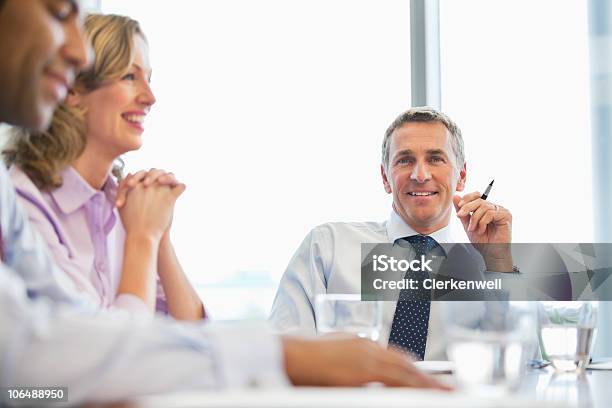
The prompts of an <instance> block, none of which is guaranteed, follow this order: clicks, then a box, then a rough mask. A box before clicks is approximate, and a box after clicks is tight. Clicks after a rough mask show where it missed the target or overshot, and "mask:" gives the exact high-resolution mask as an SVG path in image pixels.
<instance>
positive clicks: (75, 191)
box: [50, 166, 117, 214]
mask: <svg viewBox="0 0 612 408" xmlns="http://www.w3.org/2000/svg"><path fill="white" fill-rule="evenodd" d="M61 177H62V185H61V186H60V187H59V188H56V189H55V190H52V191H51V193H50V195H51V196H52V197H53V200H54V201H55V202H56V204H57V206H58V207H59V208H60V210H61V211H62V212H63V213H64V214H70V213H72V212H74V211H76V210H77V209H79V208H81V207H82V206H83V205H85V204H86V203H87V202H88V201H89V200H91V198H92V197H93V196H94V195H96V194H98V193H99V191H98V190H96V189H94V188H93V187H91V186H90V185H89V183H87V181H85V179H83V177H81V175H80V174H79V173H78V172H77V171H76V170H75V169H74V168H73V167H72V166H68V167H66V169H64V170H63V171H62V172H61ZM102 192H103V193H104V195H105V196H106V199H107V200H109V201H110V202H114V200H115V197H116V195H117V182H116V181H115V179H114V178H113V177H112V176H111V175H110V174H109V175H108V176H107V178H106V182H104V186H103V187H102Z"/></svg>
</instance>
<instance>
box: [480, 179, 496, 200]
mask: <svg viewBox="0 0 612 408" xmlns="http://www.w3.org/2000/svg"><path fill="white" fill-rule="evenodd" d="M494 181H495V179H493V180H491V182H490V183H489V185H488V186H487V189H486V190H485V192H484V194H483V195H481V196H480V198H482V199H483V200H486V199H487V197H488V196H489V193H490V192H491V188H493V182H494Z"/></svg>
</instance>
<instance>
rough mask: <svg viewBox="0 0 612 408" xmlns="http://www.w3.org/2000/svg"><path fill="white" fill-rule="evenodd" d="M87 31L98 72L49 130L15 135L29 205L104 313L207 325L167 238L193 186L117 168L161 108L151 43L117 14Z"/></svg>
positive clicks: (81, 79) (80, 81)
mask: <svg viewBox="0 0 612 408" xmlns="http://www.w3.org/2000/svg"><path fill="white" fill-rule="evenodd" d="M85 30H86V31H87V34H88V35H89V37H90V38H91V42H92V47H93V51H94V52H95V59H94V63H93V65H92V66H91V67H90V68H89V69H88V70H87V71H85V72H82V73H81V74H79V75H78V77H77V78H76V80H75V83H74V87H73V88H72V89H71V90H70V92H69V94H68V96H67V97H66V99H65V101H64V103H63V104H61V105H60V106H59V108H58V109H57V110H56V112H55V114H54V118H53V122H52V125H51V127H50V129H49V130H48V131H47V132H45V133H43V134H28V133H26V132H17V133H15V135H14V136H13V139H12V140H11V142H10V144H9V148H7V149H6V150H5V151H4V155H5V159H6V161H7V164H8V165H10V170H9V172H10V176H11V178H12V180H13V182H14V184H15V186H16V188H17V192H18V194H19V198H20V201H21V204H22V205H23V206H24V207H25V208H26V209H27V211H28V214H29V218H30V221H31V222H32V223H33V224H34V225H36V227H37V228H38V230H39V231H40V232H41V234H42V236H43V238H44V239H45V240H46V242H47V244H48V246H49V248H50V250H51V252H52V253H53V255H54V257H55V260H56V263H57V264H58V265H59V266H60V267H61V268H62V269H63V270H64V271H65V273H66V276H67V277H68V278H70V280H72V281H73V282H74V284H75V286H76V288H77V289H78V290H80V291H83V292H86V293H88V294H89V295H90V296H91V297H92V298H93V299H94V300H95V301H97V302H99V304H100V306H101V307H104V308H122V309H128V310H130V311H134V312H145V313H152V312H153V311H154V310H157V311H158V312H162V313H167V314H170V315H171V316H173V317H174V318H177V319H183V320H196V319H201V318H203V317H204V315H205V313H204V308H203V305H202V302H201V301H200V299H199V298H198V296H197V294H196V292H195V290H194V289H193V287H192V286H191V284H190V283H189V281H188V280H187V278H186V276H185V274H184V273H183V270H182V268H181V266H180V264H179V262H178V260H177V258H176V255H175V253H174V249H173V246H172V243H171V241H170V237H169V230H170V225H171V222H172V214H173V209H174V203H175V201H176V199H177V198H178V197H179V196H180V195H181V193H182V192H183V191H184V189H185V186H184V185H183V184H181V183H179V182H178V181H177V180H176V179H175V178H174V176H173V175H172V174H171V173H165V172H163V171H161V170H155V169H152V170H150V171H148V172H144V171H142V172H138V173H136V174H135V175H128V176H127V177H126V178H125V179H122V178H121V169H120V166H117V165H116V163H117V162H118V161H120V159H119V157H120V156H121V155H122V154H124V153H126V152H128V151H132V150H137V149H139V148H140V146H141V145H142V133H143V131H144V127H143V120H144V118H145V116H146V115H147V113H148V112H149V110H150V109H151V107H152V106H153V104H154V103H155V97H154V95H153V92H152V91H151V88H150V87H149V80H150V76H151V67H150V65H149V60H148V46H147V41H146V38H145V36H144V34H143V32H142V31H141V29H140V26H139V24H138V23H137V22H136V21H134V20H132V19H130V18H127V17H122V16H116V15H91V16H89V17H87V19H86V21H85ZM60 79H62V78H58V80H60ZM62 80H64V81H65V82H68V80H67V79H65V78H64V79H62ZM60 82H61V81H60Z"/></svg>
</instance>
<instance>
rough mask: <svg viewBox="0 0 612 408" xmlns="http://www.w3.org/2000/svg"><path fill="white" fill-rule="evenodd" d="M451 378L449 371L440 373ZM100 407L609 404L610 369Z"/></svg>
mask: <svg viewBox="0 0 612 408" xmlns="http://www.w3.org/2000/svg"><path fill="white" fill-rule="evenodd" d="M439 378H440V379H442V380H443V381H448V382H451V383H452V382H453V377H452V375H440V376H439ZM89 407H96V408H98V407H105V408H109V407H110V408H128V407H129V408H158V407H159V408H179V407H181V408H187V407H190V408H191V407H207V408H229V407H231V408H241V407H244V408H264V407H265V408H280V407H289V408H312V407H314V408H325V407H330V408H366V407H367V408H374V407H381V408H399V407H401V408H407V407H408V408H409V407H426V408H427V407H435V408H480V407H482V408H484V407H501V408H519V407H520V408H528V407H537V408H548V407H551V408H552V407H579V408H587V407H589V408H590V407H594V408H604V407H612V371H604V370H587V372H586V373H585V374H584V375H581V376H576V375H573V374H562V375H559V374H555V372H554V370H553V369H552V368H550V367H546V368H543V369H529V370H528V371H527V373H526V375H525V377H524V379H523V381H522V383H521V385H520V387H519V388H518V389H517V390H516V391H515V392H513V393H511V394H509V395H505V396H503V397H500V396H497V397H486V396H478V395H474V394H470V393H467V392H463V391H460V390H459V391H455V392H450V393H446V392H432V391H425V390H414V389H399V388H385V387H380V386H369V387H361V388H319V387H293V388H279V389H246V390H227V391H197V392H193V391H191V392H179V393H172V394H163V395H156V396H149V397H145V398H139V399H135V400H133V401H126V402H121V403H116V404H106V405H90V406H89Z"/></svg>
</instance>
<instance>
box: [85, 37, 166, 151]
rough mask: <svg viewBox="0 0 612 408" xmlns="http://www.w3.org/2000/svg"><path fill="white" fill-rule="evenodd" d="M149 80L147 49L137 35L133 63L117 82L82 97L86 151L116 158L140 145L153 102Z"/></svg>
mask: <svg viewBox="0 0 612 408" xmlns="http://www.w3.org/2000/svg"><path fill="white" fill-rule="evenodd" d="M150 77H151V67H150V64H149V53H148V47H147V44H146V43H145V41H144V40H143V39H142V37H141V36H140V35H137V36H136V37H135V38H134V61H133V63H132V65H131V66H130V67H129V69H128V70H127V72H126V73H125V74H124V75H123V76H122V77H121V78H120V79H119V80H117V81H114V82H110V83H108V84H104V85H102V86H101V87H99V88H97V89H95V90H94V91H92V92H89V93H88V94H86V95H83V96H82V99H81V105H82V106H83V107H84V108H85V109H86V117H85V119H86V125H87V145H88V148H92V149H95V151H97V152H100V154H104V155H105V156H108V158H109V159H115V158H117V157H119V156H120V155H121V154H123V153H126V152H129V151H132V150H137V149H139V148H140V146H142V133H143V132H144V119H145V117H146V115H147V114H148V113H149V110H150V109H151V106H152V105H153V104H154V103H155V96H154V95H153V92H152V91H151V88H150V86H149V81H150Z"/></svg>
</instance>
